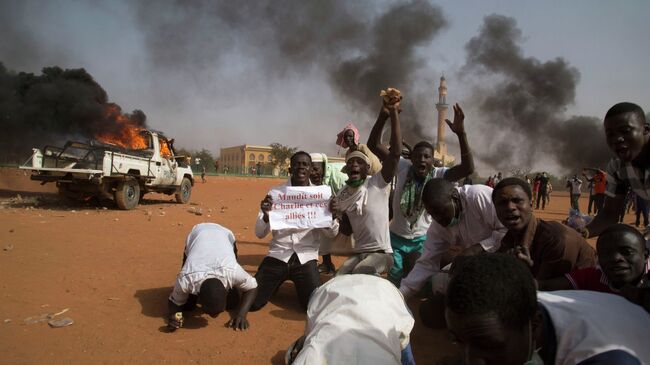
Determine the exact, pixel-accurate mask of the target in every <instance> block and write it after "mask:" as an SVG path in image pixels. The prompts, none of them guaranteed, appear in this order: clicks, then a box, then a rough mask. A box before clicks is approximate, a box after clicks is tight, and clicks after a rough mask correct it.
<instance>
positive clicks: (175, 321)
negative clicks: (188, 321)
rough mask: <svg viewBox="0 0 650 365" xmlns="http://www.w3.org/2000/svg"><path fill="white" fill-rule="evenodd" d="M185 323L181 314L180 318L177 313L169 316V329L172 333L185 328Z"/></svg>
mask: <svg viewBox="0 0 650 365" xmlns="http://www.w3.org/2000/svg"><path fill="white" fill-rule="evenodd" d="M184 322H185V320H184V318H183V315H182V314H181V316H180V317H177V316H176V313H172V314H170V315H169V318H168V321H167V329H168V330H169V331H170V332H174V331H176V330H177V329H179V328H181V327H183V323H184Z"/></svg>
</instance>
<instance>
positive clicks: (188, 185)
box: [176, 177, 192, 204]
mask: <svg viewBox="0 0 650 365" xmlns="http://www.w3.org/2000/svg"><path fill="white" fill-rule="evenodd" d="M191 195H192V182H191V181H190V179H188V178H186V177H184V178H183V181H181V186H180V187H179V188H178V191H177V192H176V202H178V203H181V204H187V203H188V202H189V201H190V196H191Z"/></svg>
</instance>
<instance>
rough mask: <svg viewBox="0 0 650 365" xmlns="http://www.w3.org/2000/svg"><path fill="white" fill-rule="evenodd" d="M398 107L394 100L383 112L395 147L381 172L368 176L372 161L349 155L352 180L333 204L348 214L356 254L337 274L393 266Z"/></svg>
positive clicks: (378, 271) (373, 271)
mask: <svg viewBox="0 0 650 365" xmlns="http://www.w3.org/2000/svg"><path fill="white" fill-rule="evenodd" d="M398 108H399V100H394V101H392V102H391V103H386V104H385V105H383V106H382V108H381V111H380V117H379V118H385V117H386V115H388V116H390V120H391V123H390V124H391V134H390V145H391V146H392V147H394V148H391V149H390V152H389V153H388V154H387V155H386V158H385V159H384V161H383V164H382V167H381V170H380V171H379V172H378V173H376V174H374V175H371V176H368V172H369V169H370V162H369V161H370V160H369V158H368V157H367V156H366V155H365V154H363V153H361V152H360V151H354V152H352V153H349V154H348V155H347V157H346V161H345V163H346V173H347V175H348V180H347V181H346V182H345V183H346V186H345V187H344V188H343V189H341V191H340V192H339V194H338V195H337V196H336V199H334V200H333V201H332V203H333V204H332V211H334V212H337V214H338V215H341V214H343V213H346V214H347V216H348V219H349V221H350V226H351V230H352V234H353V237H354V240H355V246H354V253H355V254H354V255H353V256H351V257H350V258H348V259H347V260H346V261H345V262H344V263H343V265H341V267H340V268H339V271H338V272H337V273H336V274H337V275H343V274H350V273H352V274H376V275H378V274H382V273H385V272H387V271H388V270H389V269H390V267H391V266H392V264H393V255H392V254H393V250H392V249H391V246H390V238H389V237H390V233H389V229H388V222H389V218H388V216H389V212H388V200H389V195H390V183H391V181H392V180H393V177H394V176H395V170H396V167H397V163H398V161H399V158H400V155H401V152H402V151H401V146H402V144H401V143H402V134H401V131H400V126H399V114H398ZM382 114H384V115H383V116H382ZM343 233H347V232H343Z"/></svg>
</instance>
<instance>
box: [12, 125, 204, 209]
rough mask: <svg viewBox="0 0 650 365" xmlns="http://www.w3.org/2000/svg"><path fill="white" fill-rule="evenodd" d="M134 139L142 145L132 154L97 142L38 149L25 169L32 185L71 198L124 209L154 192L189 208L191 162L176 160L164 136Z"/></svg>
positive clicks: (144, 133) (148, 134)
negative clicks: (107, 201)
mask: <svg viewBox="0 0 650 365" xmlns="http://www.w3.org/2000/svg"><path fill="white" fill-rule="evenodd" d="M134 133H137V135H135V136H133V137H135V139H136V140H137V141H138V142H139V143H137V144H136V145H135V146H129V147H128V148H126V147H124V146H120V145H117V144H112V143H106V142H99V141H97V140H93V141H91V142H88V143H80V142H67V143H66V144H65V145H64V146H63V147H62V148H60V147H53V146H45V147H44V148H43V150H40V149H38V148H34V149H33V151H34V152H33V154H32V157H31V158H30V159H29V160H28V161H27V162H26V163H25V164H24V165H23V166H21V167H20V168H21V169H25V170H31V171H32V176H31V179H32V180H37V181H41V182H42V184H45V183H48V182H54V183H56V186H57V187H58V189H59V193H60V194H62V195H64V196H66V197H69V198H75V199H77V198H83V199H88V198H91V197H102V198H113V199H114V200H115V203H116V204H117V206H118V207H119V208H120V209H133V208H135V207H136V206H137V205H138V203H139V202H140V199H141V198H142V196H143V195H144V194H146V193H149V192H158V193H164V194H168V195H172V194H175V196H176V201H177V202H178V203H183V204H185V203H187V202H189V200H190V195H191V193H192V186H193V185H194V175H193V174H192V170H191V169H190V167H189V156H177V155H176V154H175V153H174V146H173V140H171V141H170V140H168V139H167V138H166V137H164V136H163V135H162V134H161V133H158V132H153V131H149V130H144V129H143V130H139V131H137V132H134Z"/></svg>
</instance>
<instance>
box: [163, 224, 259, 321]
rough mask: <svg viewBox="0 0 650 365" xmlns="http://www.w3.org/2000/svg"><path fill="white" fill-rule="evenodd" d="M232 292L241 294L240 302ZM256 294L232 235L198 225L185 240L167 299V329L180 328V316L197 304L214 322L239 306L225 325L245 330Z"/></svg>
mask: <svg viewBox="0 0 650 365" xmlns="http://www.w3.org/2000/svg"><path fill="white" fill-rule="evenodd" d="M234 290H236V291H240V292H241V293H242V297H241V300H239V293H236V292H232V293H229V292H231V291H234ZM256 294H257V282H256V281H255V279H254V278H253V277H252V276H251V275H250V274H248V273H247V272H246V271H244V269H242V267H241V266H239V264H238V263H237V247H236V245H235V236H234V235H233V234H232V232H231V231H230V230H229V229H227V228H224V227H222V226H220V225H218V224H215V223H201V224H197V225H196V226H194V228H192V231H191V232H190V234H189V236H187V241H186V243H185V251H184V253H183V267H182V268H181V272H180V273H179V274H178V276H177V278H176V284H175V285H174V290H173V291H172V293H171V295H170V296H169V323H168V329H169V330H172V331H173V330H176V329H178V328H181V327H182V326H183V323H184V319H183V312H188V311H192V310H194V308H195V307H196V304H197V302H198V304H200V305H201V308H202V309H203V312H205V313H207V314H208V315H210V316H211V317H213V318H216V317H217V316H218V315H219V313H221V312H223V311H224V310H226V309H230V308H234V307H235V306H236V305H237V304H239V306H238V308H237V309H235V312H234V313H235V315H234V316H233V317H232V318H231V319H230V321H228V324H227V325H228V326H229V327H232V328H233V329H240V330H245V329H247V328H248V320H247V319H246V314H247V313H248V310H249V309H250V306H251V304H252V303H253V300H254V299H255V296H256ZM238 302H239V303H238Z"/></svg>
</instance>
